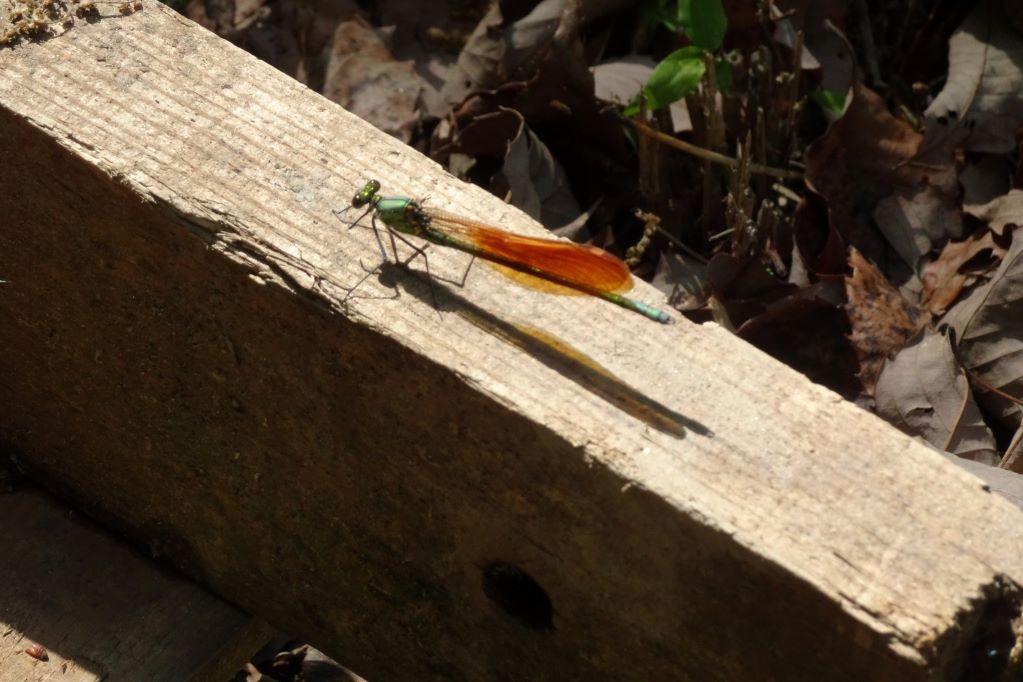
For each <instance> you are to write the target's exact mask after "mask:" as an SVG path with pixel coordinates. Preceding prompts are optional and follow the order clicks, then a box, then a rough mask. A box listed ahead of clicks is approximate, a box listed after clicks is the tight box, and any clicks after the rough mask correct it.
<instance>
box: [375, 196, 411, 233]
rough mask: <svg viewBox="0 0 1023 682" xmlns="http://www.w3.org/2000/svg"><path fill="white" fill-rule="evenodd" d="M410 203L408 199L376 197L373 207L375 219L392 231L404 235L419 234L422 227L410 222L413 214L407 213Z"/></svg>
mask: <svg viewBox="0 0 1023 682" xmlns="http://www.w3.org/2000/svg"><path fill="white" fill-rule="evenodd" d="M411 203H412V200H411V199H409V198H408V197H381V196H377V197H376V199H375V201H374V206H375V207H376V211H377V217H378V218H380V220H381V221H383V223H384V224H385V225H387V226H388V227H389V228H391V229H392V230H395V231H396V232H404V233H405V234H419V233H420V231H421V227H422V226H421V225H418V224H416V222H415V221H414V220H412V218H413V217H414V216H413V215H412V214H413V212H412V211H409V205H410V204H411Z"/></svg>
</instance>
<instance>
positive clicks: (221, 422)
mask: <svg viewBox="0 0 1023 682" xmlns="http://www.w3.org/2000/svg"><path fill="white" fill-rule="evenodd" d="M0 126H2V131H3V134H2V135H0V154H2V157H3V158H4V159H5V163H4V164H2V165H0V180H2V181H3V182H4V186H5V187H8V188H16V189H15V190H9V191H7V192H4V193H0V215H4V216H7V220H6V221H4V222H3V223H0V278H2V279H6V280H8V282H7V283H6V284H3V285H0V287H2V291H3V295H2V296H0V328H2V329H4V330H5V331H4V335H5V344H3V345H0V377H3V378H2V379H0V411H2V413H3V414H4V415H5V418H4V420H3V422H2V423H0V441H2V442H4V443H6V444H7V445H8V446H9V447H11V448H14V449H16V450H17V452H19V453H20V456H21V458H22V460H23V461H24V462H25V463H26V465H28V466H30V467H31V468H32V470H33V471H34V473H35V474H36V475H37V476H39V477H41V478H42V479H44V480H46V481H48V483H49V484H50V485H54V486H60V487H62V489H64V490H67V491H70V492H72V493H73V494H75V495H77V497H78V498H79V499H80V500H81V501H82V503H83V504H88V505H89V506H90V508H92V509H93V510H94V511H95V512H96V513H103V514H105V515H107V518H109V519H110V520H111V522H116V523H118V524H119V526H120V527H121V528H122V530H124V531H125V532H127V533H130V534H132V535H133V536H134V537H137V538H139V539H141V540H142V541H144V542H146V543H148V544H149V545H150V546H151V547H152V548H153V549H154V551H156V552H158V553H160V554H164V555H166V556H168V557H170V558H171V559H172V560H174V561H175V562H176V563H177V564H178V565H179V566H181V567H182V568H184V569H185V570H187V571H188V572H189V573H190V574H192V575H194V576H196V577H198V578H199V579H201V580H202V581H203V582H205V583H206V584H208V585H210V586H212V587H213V588H214V589H215V590H216V591H218V592H219V593H221V594H223V595H224V596H226V597H228V598H229V599H231V600H232V601H234V602H235V603H238V604H240V605H242V606H244V607H246V608H248V609H251V610H253V611H254V612H256V613H258V614H259V615H261V616H263V617H265V618H267V619H268V620H269V621H271V622H273V623H274V624H275V625H277V626H279V627H281V628H282V629H284V630H287V631H290V632H294V633H297V634H300V635H301V636H305V637H308V638H309V640H310V641H311V642H312V643H313V644H315V645H316V646H318V647H319V648H321V649H323V650H324V651H325V652H327V653H328V654H330V655H332V656H334V657H335V658H337V659H339V660H340V661H341V662H343V663H344V664H346V665H349V666H350V667H351V668H352V669H353V670H355V671H356V672H357V673H359V674H361V675H364V676H366V677H367V678H368V679H372V680H385V679H431V678H432V679H497V678H502V679H503V678H507V677H509V676H511V677H515V678H519V679H565V678H579V677H585V678H590V679H671V678H698V679H709V678H721V679H763V678H765V677H766V678H781V677H787V678H803V679H805V678H813V679H838V678H840V679H849V678H853V677H859V678H870V679H878V680H881V679H899V680H905V679H923V678H925V677H927V676H937V677H953V676H955V675H957V674H959V673H961V672H963V671H970V672H976V671H977V670H981V668H980V667H979V666H982V665H986V666H988V667H987V668H984V669H983V671H984V672H992V671H994V672H997V673H1003V672H1005V671H1007V670H1009V671H1018V666H1019V662H1018V656H1019V647H1017V649H1016V651H1015V653H1012V654H1011V655H1010V650H1011V649H1012V647H1013V646H1014V645H1015V644H1017V643H1018V636H1017V634H1016V630H1014V629H1013V628H1014V623H1015V622H1016V621H1015V618H1016V617H1017V615H1018V614H1019V608H1020V605H1019V604H1020V589H1019V585H1020V579H1021V576H1023V537H1021V534H1020V531H1019V529H1020V528H1021V527H1023V526H1021V521H1023V515H1021V512H1020V511H1019V510H1018V509H1016V508H1015V507H1014V506H1012V505H1010V504H1009V503H1007V502H1006V501H1004V500H1002V499H1000V498H998V497H997V496H995V495H992V494H991V493H990V492H989V491H987V490H986V489H985V488H984V486H983V485H982V484H981V482H980V481H979V480H978V479H976V478H974V477H973V476H971V475H969V474H967V473H965V472H963V471H960V470H959V469H958V468H956V467H955V466H954V465H953V464H951V463H949V462H946V461H945V460H944V459H943V458H942V457H941V456H940V455H938V454H936V453H933V452H931V451H930V450H929V449H927V448H926V447H924V446H922V445H920V444H918V443H916V442H914V441H912V440H911V439H909V438H907V437H906V436H904V435H902V434H900V433H898V432H896V431H895V430H893V429H891V428H890V427H888V426H887V425H886V424H884V423H883V422H881V421H880V420H879V419H877V418H875V417H874V416H872V415H870V414H868V413H866V412H864V411H862V410H859V409H858V408H856V407H855V406H853V405H851V404H848V403H845V402H843V401H842V400H841V399H840V398H839V397H838V396H837V395H835V394H833V393H831V392H829V391H827V390H825V389H823V388H821V387H819V386H815V385H812V384H811V383H809V382H808V381H806V379H805V378H804V377H802V376H800V375H798V374H797V373H795V372H793V371H791V370H789V369H788V368H786V367H783V366H781V365H780V364H778V363H777V362H775V361H773V360H772V359H770V358H769V357H766V356H765V355H763V354H761V353H759V352H758V351H756V350H754V349H752V348H750V347H748V346H747V345H746V344H744V343H743V342H741V341H740V340H738V339H736V338H734V337H733V336H731V335H729V334H728V333H726V332H725V331H723V330H721V329H719V328H716V327H714V326H712V325H705V326H697V325H693V324H690V323H687V322H685V321H680V322H679V323H678V324H676V325H673V326H670V327H662V326H659V325H656V324H654V323H648V322H647V321H646V320H643V319H641V318H638V316H635V315H632V314H629V313H627V312H626V311H622V310H620V309H618V308H616V307H614V306H611V305H608V304H606V303H604V302H601V301H598V300H584V299H580V298H572V299H563V298H559V297H554V296H548V295H544V294H541V293H534V292H530V291H526V290H518V289H511V288H509V287H508V285H507V283H506V280H503V279H501V278H500V277H499V276H498V275H497V274H496V273H493V272H491V271H489V270H487V269H486V268H483V267H478V266H477V267H474V268H473V269H472V271H471V273H470V276H469V279H468V282H467V283H466V285H465V286H464V287H461V288H459V287H454V286H451V285H448V284H445V283H443V282H440V281H435V282H434V284H433V291H435V292H436V294H437V297H438V299H439V305H438V307H437V308H435V307H434V305H433V302H432V300H431V288H430V287H429V286H428V285H427V284H426V283H425V282H424V281H423V279H422V278H421V277H418V276H414V275H409V274H406V273H404V272H401V271H395V270H394V269H393V268H385V269H384V270H383V271H382V274H381V275H380V276H373V277H370V278H369V279H368V280H367V281H366V282H364V283H363V285H362V286H361V287H360V289H359V290H358V291H357V292H356V294H355V295H353V296H352V297H350V298H348V299H347V300H345V294H346V291H347V290H348V288H349V287H351V285H352V284H353V283H354V282H356V281H358V280H359V279H360V278H361V277H362V276H363V274H364V269H363V265H369V266H372V265H375V263H376V258H377V257H378V256H377V255H376V254H377V247H376V244H375V242H374V240H373V237H372V234H371V233H370V232H369V231H368V230H364V229H356V230H351V231H349V230H345V229H341V228H339V225H338V222H337V221H336V219H335V218H334V216H333V214H332V210H333V209H336V208H339V207H340V206H342V205H343V204H345V203H346V202H347V200H348V198H349V197H350V196H351V195H352V193H353V191H354V190H355V188H356V187H358V186H359V185H360V184H361V183H362V182H363V181H364V180H365V179H366V178H367V177H369V176H377V177H379V178H380V179H381V180H382V181H383V183H384V187H385V190H391V191H394V192H405V193H411V194H412V195H415V196H424V195H428V196H429V197H430V199H429V201H430V202H431V203H433V204H434V205H438V206H442V207H444V208H447V209H449V210H453V211H456V212H460V213H464V214H467V215H470V216H473V215H475V216H479V217H487V218H490V219H496V220H500V221H501V222H502V223H504V224H505V225H508V226H509V227H510V228H512V229H518V230H521V231H524V232H536V231H538V230H539V229H540V228H539V227H538V226H535V225H533V224H531V223H530V222H529V221H528V220H527V219H526V218H525V217H524V216H522V215H521V214H520V213H518V212H517V211H515V210H514V209H511V208H509V207H507V206H505V205H503V204H502V203H501V202H500V201H498V200H497V199H495V198H493V197H491V196H489V195H487V194H486V193H485V192H483V191H481V190H479V189H477V188H473V187H470V186H466V185H464V184H461V183H459V182H457V181H455V180H453V179H451V178H450V177H448V176H446V175H445V174H444V173H443V172H442V171H441V170H440V169H439V168H438V167H437V166H436V165H435V164H434V163H432V162H430V161H429V160H427V159H425V158H423V157H422V156H420V155H419V154H417V153H416V152H414V151H412V150H411V149H408V148H406V147H404V146H402V145H401V144H399V143H398V142H396V141H394V140H392V139H390V138H387V137H386V136H383V135H381V134H379V133H377V132H376V131H374V130H373V129H372V128H371V127H370V126H368V125H366V124H364V123H363V122H361V121H359V120H358V119H357V118H355V117H354V116H351V115H349V114H347V113H346V112H344V111H343V110H341V109H340V108H339V107H337V106H335V105H333V104H331V103H329V102H327V101H325V100H323V99H322V98H320V97H319V96H317V95H316V94H314V93H312V92H310V91H308V90H306V89H305V88H304V87H303V86H301V85H299V84H298V83H295V82H293V81H291V80H289V79H288V78H286V77H285V76H283V75H282V74H280V73H278V72H276V71H275V70H274V69H272V68H271V67H269V66H266V65H264V64H260V63H257V62H256V61H255V60H253V59H252V58H250V57H249V56H247V55H245V54H243V53H242V52H241V51H239V50H237V49H235V48H234V47H232V46H231V45H228V44H227V43H225V42H223V41H221V40H219V39H217V38H216V37H215V36H212V35H210V34H209V33H207V32H205V31H203V30H201V29H199V28H197V27H196V26H195V25H193V24H192V23H190V22H188V21H186V20H184V19H182V18H181V17H179V16H177V15H175V14H173V13H172V12H170V11H169V10H167V9H166V8H164V7H163V6H161V5H159V4H156V3H149V2H147V3H145V6H144V10H143V11H140V12H137V13H135V14H133V15H131V16H127V17H117V18H111V19H106V20H101V21H96V22H94V23H92V24H88V25H80V26H79V25H76V26H75V27H74V30H70V31H68V32H67V33H66V34H64V35H62V36H60V37H59V38H54V39H52V40H49V41H47V42H45V43H40V44H25V45H20V46H18V47H17V48H16V49H12V50H6V51H2V52H0ZM465 262H466V259H465V258H464V257H463V256H462V255H461V254H448V253H440V252H434V251H431V256H430V264H431V268H433V270H434V271H435V273H439V274H444V273H453V274H456V275H457V274H459V273H461V271H462V270H463V269H464V267H465ZM395 291H397V292H399V295H398V296H397V297H396V296H395ZM639 296H641V297H643V298H646V299H648V300H652V301H656V299H657V296H656V294H655V293H654V292H653V291H652V290H651V289H650V288H649V287H646V286H642V285H641V286H640V287H639ZM534 329H541V330H543V334H553V335H556V336H557V337H558V338H560V339H562V343H563V344H564V345H562V346H560V347H554V348H552V347H550V346H545V345H544V344H543V343H541V342H540V341H538V340H537V339H538V334H537V333H536V332H534V331H533V330H534ZM540 338H543V337H542V335H540ZM569 347H570V348H571V349H572V350H566V349H567V348H569ZM579 353H582V354H585V355H586V356H588V357H589V358H592V359H593V360H594V361H595V362H598V363H600V365H601V366H603V368H605V371H595V370H594V369H593V368H592V366H591V365H590V364H587V363H585V362H580V361H579V359H578V358H579V355H578V354H579ZM611 375H613V377H614V378H612V376H611ZM680 427H684V431H680V430H679V429H680ZM72 453H73V454H72ZM548 600H549V601H548ZM992 674H993V673H992Z"/></svg>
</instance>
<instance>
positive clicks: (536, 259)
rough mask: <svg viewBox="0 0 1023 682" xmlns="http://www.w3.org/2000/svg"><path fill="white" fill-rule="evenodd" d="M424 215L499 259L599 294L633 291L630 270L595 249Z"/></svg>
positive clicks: (441, 229) (441, 214)
mask: <svg viewBox="0 0 1023 682" xmlns="http://www.w3.org/2000/svg"><path fill="white" fill-rule="evenodd" d="M426 213H427V215H428V216H429V218H430V225H431V227H433V228H435V229H436V230H438V231H439V232H443V233H444V234H446V235H448V236H450V237H452V238H453V239H457V240H459V241H462V242H465V243H467V244H471V245H472V246H475V247H477V248H479V249H480V250H481V251H483V252H484V253H486V254H493V255H494V256H495V257H497V258H498V259H503V260H506V261H510V262H512V263H521V264H522V265H525V266H528V267H532V268H536V269H537V270H539V271H541V272H543V273H545V274H548V275H552V276H554V277H556V278H558V279H561V280H563V281H566V282H569V283H571V284H577V285H579V286H584V287H588V288H591V289H597V290H600V291H608V292H616V293H619V292H623V291H628V290H629V289H631V288H632V274H631V273H630V272H629V266H628V265H626V264H625V263H623V262H622V261H621V260H619V259H618V258H615V257H614V256H612V255H611V254H610V253H608V252H607V251H604V250H603V249H598V248H597V247H596V246H588V245H585V244H576V243H574V242H570V241H561V240H557V239H539V238H537V237H526V236H524V235H519V234H514V233H512V232H505V231H504V230H498V229H496V228H493V227H490V226H489V225H484V224H483V223H479V222H476V221H474V220H469V219H467V218H462V217H459V216H456V215H452V214H450V213H445V212H443V211H435V210H432V209H428V210H427V211H426ZM507 274H511V273H510V272H509V273H507ZM527 277H528V275H527ZM537 288H543V287H542V286H538V287H537ZM566 293H568V292H566Z"/></svg>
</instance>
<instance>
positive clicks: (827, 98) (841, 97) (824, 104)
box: [810, 90, 848, 114]
mask: <svg viewBox="0 0 1023 682" xmlns="http://www.w3.org/2000/svg"><path fill="white" fill-rule="evenodd" d="M847 94H848V93H846V92H842V91H841V90H814V91H813V92H811V93H810V98H811V99H813V101H814V102H816V103H817V105H818V106H820V108H821V109H824V110H825V111H828V112H831V113H832V114H841V113H842V111H843V110H844V109H845V98H846V95H847Z"/></svg>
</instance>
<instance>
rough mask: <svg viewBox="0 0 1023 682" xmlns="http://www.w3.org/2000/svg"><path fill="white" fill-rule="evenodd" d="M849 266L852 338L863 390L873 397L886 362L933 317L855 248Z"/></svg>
mask: <svg viewBox="0 0 1023 682" xmlns="http://www.w3.org/2000/svg"><path fill="white" fill-rule="evenodd" d="M849 267H850V268H851V269H852V274H851V275H848V276H847V277H846V279H845V289H846V296H847V297H848V303H846V305H845V311H846V314H847V315H848V316H849V322H850V324H851V325H852V333H851V334H850V335H849V339H850V341H852V344H853V347H854V348H855V349H856V354H857V356H858V357H859V361H860V381H861V382H863V390H864V391H865V392H866V393H867V395H873V393H874V384H875V383H876V381H877V377H878V375H879V374H880V372H881V367H882V366H883V364H884V361H885V359H886V358H888V357H890V356H892V355H894V354H895V353H897V352H898V351H899V350H901V349H902V348H903V347H904V346H905V345H906V343H907V342H908V341H909V339H911V338H912V337H913V336H914V335H915V334H916V333H917V332H918V331H919V330H920V328H921V327H923V326H924V325H925V324H927V322H928V321H929V319H930V315H928V314H926V313H924V312H922V311H921V310H919V309H918V308H916V307H915V306H913V305H911V304H910V303H909V302H908V301H906V299H904V298H903V297H902V294H900V293H899V291H898V289H896V288H895V287H894V286H892V284H891V283H890V282H889V281H888V280H887V279H886V278H885V276H884V275H883V274H881V271H880V270H878V269H877V268H876V267H875V266H874V265H873V264H872V263H870V262H869V261H867V260H866V259H865V258H864V257H863V255H862V254H860V252H859V251H857V250H856V249H854V248H850V249H849Z"/></svg>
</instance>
